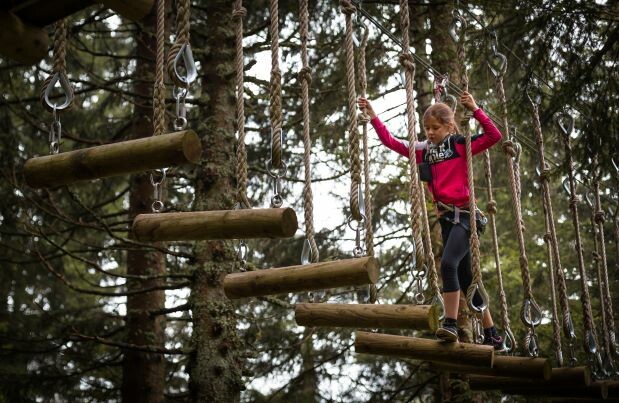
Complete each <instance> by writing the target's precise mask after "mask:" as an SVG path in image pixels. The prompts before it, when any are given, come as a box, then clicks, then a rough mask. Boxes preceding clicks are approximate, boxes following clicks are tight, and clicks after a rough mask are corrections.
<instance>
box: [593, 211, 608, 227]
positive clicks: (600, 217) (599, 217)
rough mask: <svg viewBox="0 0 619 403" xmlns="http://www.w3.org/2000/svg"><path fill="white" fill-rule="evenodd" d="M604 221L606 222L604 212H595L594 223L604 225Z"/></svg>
mask: <svg viewBox="0 0 619 403" xmlns="http://www.w3.org/2000/svg"><path fill="white" fill-rule="evenodd" d="M604 221H606V218H605V215H604V212H603V211H602V210H598V211H596V212H595V223H596V224H604Z"/></svg>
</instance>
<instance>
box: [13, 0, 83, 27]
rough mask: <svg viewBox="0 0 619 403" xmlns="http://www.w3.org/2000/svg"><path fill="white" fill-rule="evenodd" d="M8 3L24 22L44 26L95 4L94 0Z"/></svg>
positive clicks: (35, 0) (45, 0)
mask: <svg viewBox="0 0 619 403" xmlns="http://www.w3.org/2000/svg"><path fill="white" fill-rule="evenodd" d="M12 3H14V4H9V5H8V10H10V11H11V12H13V13H15V14H16V15H17V16H18V17H20V18H21V19H22V20H23V21H24V22H26V23H28V24H31V25H34V26H37V27H40V28H43V27H45V26H47V25H51V24H53V23H55V22H56V21H59V20H61V19H63V18H65V17H68V16H70V15H71V14H74V13H76V12H78V11H80V10H84V9H86V8H88V7H90V6H92V5H94V4H95V2H94V1H92V0H54V1H49V0H27V1H24V0H19V1H13V2H12Z"/></svg>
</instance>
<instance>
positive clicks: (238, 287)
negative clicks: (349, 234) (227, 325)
mask: <svg viewBox="0 0 619 403" xmlns="http://www.w3.org/2000/svg"><path fill="white" fill-rule="evenodd" d="M377 280H378V261H377V260H376V259H375V258H373V257H361V258H356V259H344V260H334V261H331V262H322V263H313V264H306V265H300V266H289V267H281V268H276V269H266V270H256V271H250V272H244V273H232V274H228V275H227V276H226V277H225V278H224V292H225V293H226V296H227V297H228V298H231V299H232V298H243V297H257V296H261V295H272V294H284V293H289V292H298V291H311V290H323V289H327V288H337V287H345V286H355V285H364V284H370V283H372V284H374V283H376V281H377Z"/></svg>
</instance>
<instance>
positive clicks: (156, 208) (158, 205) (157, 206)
mask: <svg viewBox="0 0 619 403" xmlns="http://www.w3.org/2000/svg"><path fill="white" fill-rule="evenodd" d="M151 207H152V209H153V213H160V212H161V211H162V210H163V202H162V201H161V200H155V201H154V202H153V204H152V206H151Z"/></svg>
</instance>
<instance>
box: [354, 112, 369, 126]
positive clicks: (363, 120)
mask: <svg viewBox="0 0 619 403" xmlns="http://www.w3.org/2000/svg"><path fill="white" fill-rule="evenodd" d="M357 120H358V122H359V124H360V125H366V124H368V123H370V120H372V119H370V115H368V114H367V113H366V112H361V113H359V114H358V115H357Z"/></svg>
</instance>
